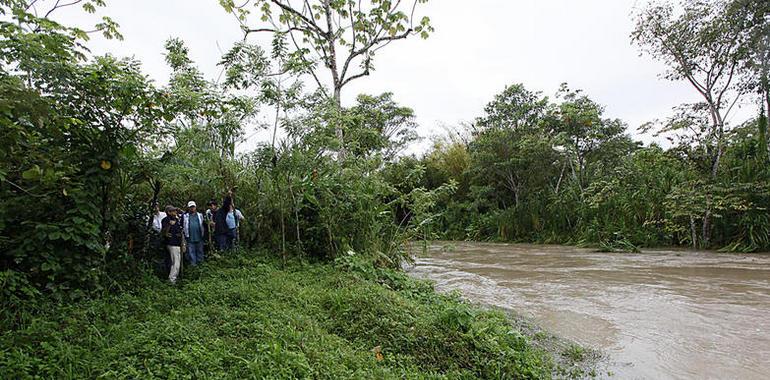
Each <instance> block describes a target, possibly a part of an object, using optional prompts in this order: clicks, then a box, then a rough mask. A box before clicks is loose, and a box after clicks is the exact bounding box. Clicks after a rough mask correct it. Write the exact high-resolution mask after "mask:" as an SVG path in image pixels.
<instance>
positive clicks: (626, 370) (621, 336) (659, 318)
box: [410, 242, 770, 379]
mask: <svg viewBox="0 0 770 380" xmlns="http://www.w3.org/2000/svg"><path fill="white" fill-rule="evenodd" d="M428 248H429V252H428V254H427V255H418V256H417V257H416V265H415V266H414V267H413V268H412V269H411V270H410V273H411V274H412V275H413V276H415V277H417V278H421V279H428V280H431V281H433V282H434V283H435V284H436V288H437V290H439V291H442V292H457V293H460V294H462V295H463V296H464V297H465V298H467V299H469V300H471V301H473V302H476V303H480V304H485V305H492V306H494V307H499V308H503V309H511V310H516V311H519V312H522V313H524V317H526V318H527V319H530V320H532V321H534V322H535V323H536V324H537V325H540V326H543V328H545V329H547V330H548V331H550V332H553V333H554V334H556V335H559V336H562V337H565V338H567V339H570V340H573V341H576V342H578V343H580V344H581V346H584V347H591V348H595V349H597V350H600V351H602V352H605V353H607V355H608V356H609V361H610V367H609V370H610V371H611V372H612V373H613V374H615V375H616V376H617V377H618V378H634V379H636V378H641V379H648V378H649V379H657V378H675V379H687V378H704V379H709V378H741V379H763V378H764V377H765V376H764V375H765V374H766V373H767V372H768V371H770V367H768V366H767V364H768V363H770V349H768V347H770V317H769V316H768V315H767V313H766V311H767V310H768V309H770V256H768V255H765V254H731V253H719V252H697V251H696V252H692V251H680V250H676V251H672V250H664V249H661V250H650V251H642V252H641V253H608V252H596V250H595V249H584V248H578V247H570V246H556V245H532V244H497V243H471V242H434V243H433V244H431V245H429V247H428ZM600 375H601V373H600Z"/></svg>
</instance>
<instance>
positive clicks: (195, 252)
mask: <svg viewBox="0 0 770 380" xmlns="http://www.w3.org/2000/svg"><path fill="white" fill-rule="evenodd" d="M183 221H184V237H185V239H186V240H187V257H188V259H189V260H190V264H192V266H196V265H198V264H200V263H202V262H203V241H204V240H205V239H204V235H205V234H206V228H205V226H206V225H205V220H204V219H203V215H202V214H201V213H199V212H198V211H197V205H196V204H195V201H189V202H187V212H186V213H185V214H184V218H183Z"/></svg>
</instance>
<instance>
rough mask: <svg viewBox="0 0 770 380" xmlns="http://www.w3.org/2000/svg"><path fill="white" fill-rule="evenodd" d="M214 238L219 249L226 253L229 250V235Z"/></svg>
mask: <svg viewBox="0 0 770 380" xmlns="http://www.w3.org/2000/svg"><path fill="white" fill-rule="evenodd" d="M214 238H215V239H216V241H217V248H218V249H219V250H220V251H224V250H225V249H227V235H226V234H219V235H214Z"/></svg>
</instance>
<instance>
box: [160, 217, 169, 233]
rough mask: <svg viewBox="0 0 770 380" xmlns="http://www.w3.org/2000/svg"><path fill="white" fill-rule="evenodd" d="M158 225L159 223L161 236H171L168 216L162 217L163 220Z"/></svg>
mask: <svg viewBox="0 0 770 380" xmlns="http://www.w3.org/2000/svg"><path fill="white" fill-rule="evenodd" d="M160 225H161V231H160V234H161V236H163V237H164V238H169V237H171V232H170V229H171V224H170V223H169V222H168V217H165V218H163V220H161V222H160Z"/></svg>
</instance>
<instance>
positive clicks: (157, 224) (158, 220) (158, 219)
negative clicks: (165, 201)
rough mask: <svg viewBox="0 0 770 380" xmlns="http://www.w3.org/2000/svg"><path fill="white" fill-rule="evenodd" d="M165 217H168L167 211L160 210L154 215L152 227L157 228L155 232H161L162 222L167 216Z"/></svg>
mask: <svg viewBox="0 0 770 380" xmlns="http://www.w3.org/2000/svg"><path fill="white" fill-rule="evenodd" d="M165 217H166V213H165V212H159V213H157V214H155V216H153V217H152V229H153V230H155V232H160V230H161V228H162V223H161V222H162V221H163V218H165Z"/></svg>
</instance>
